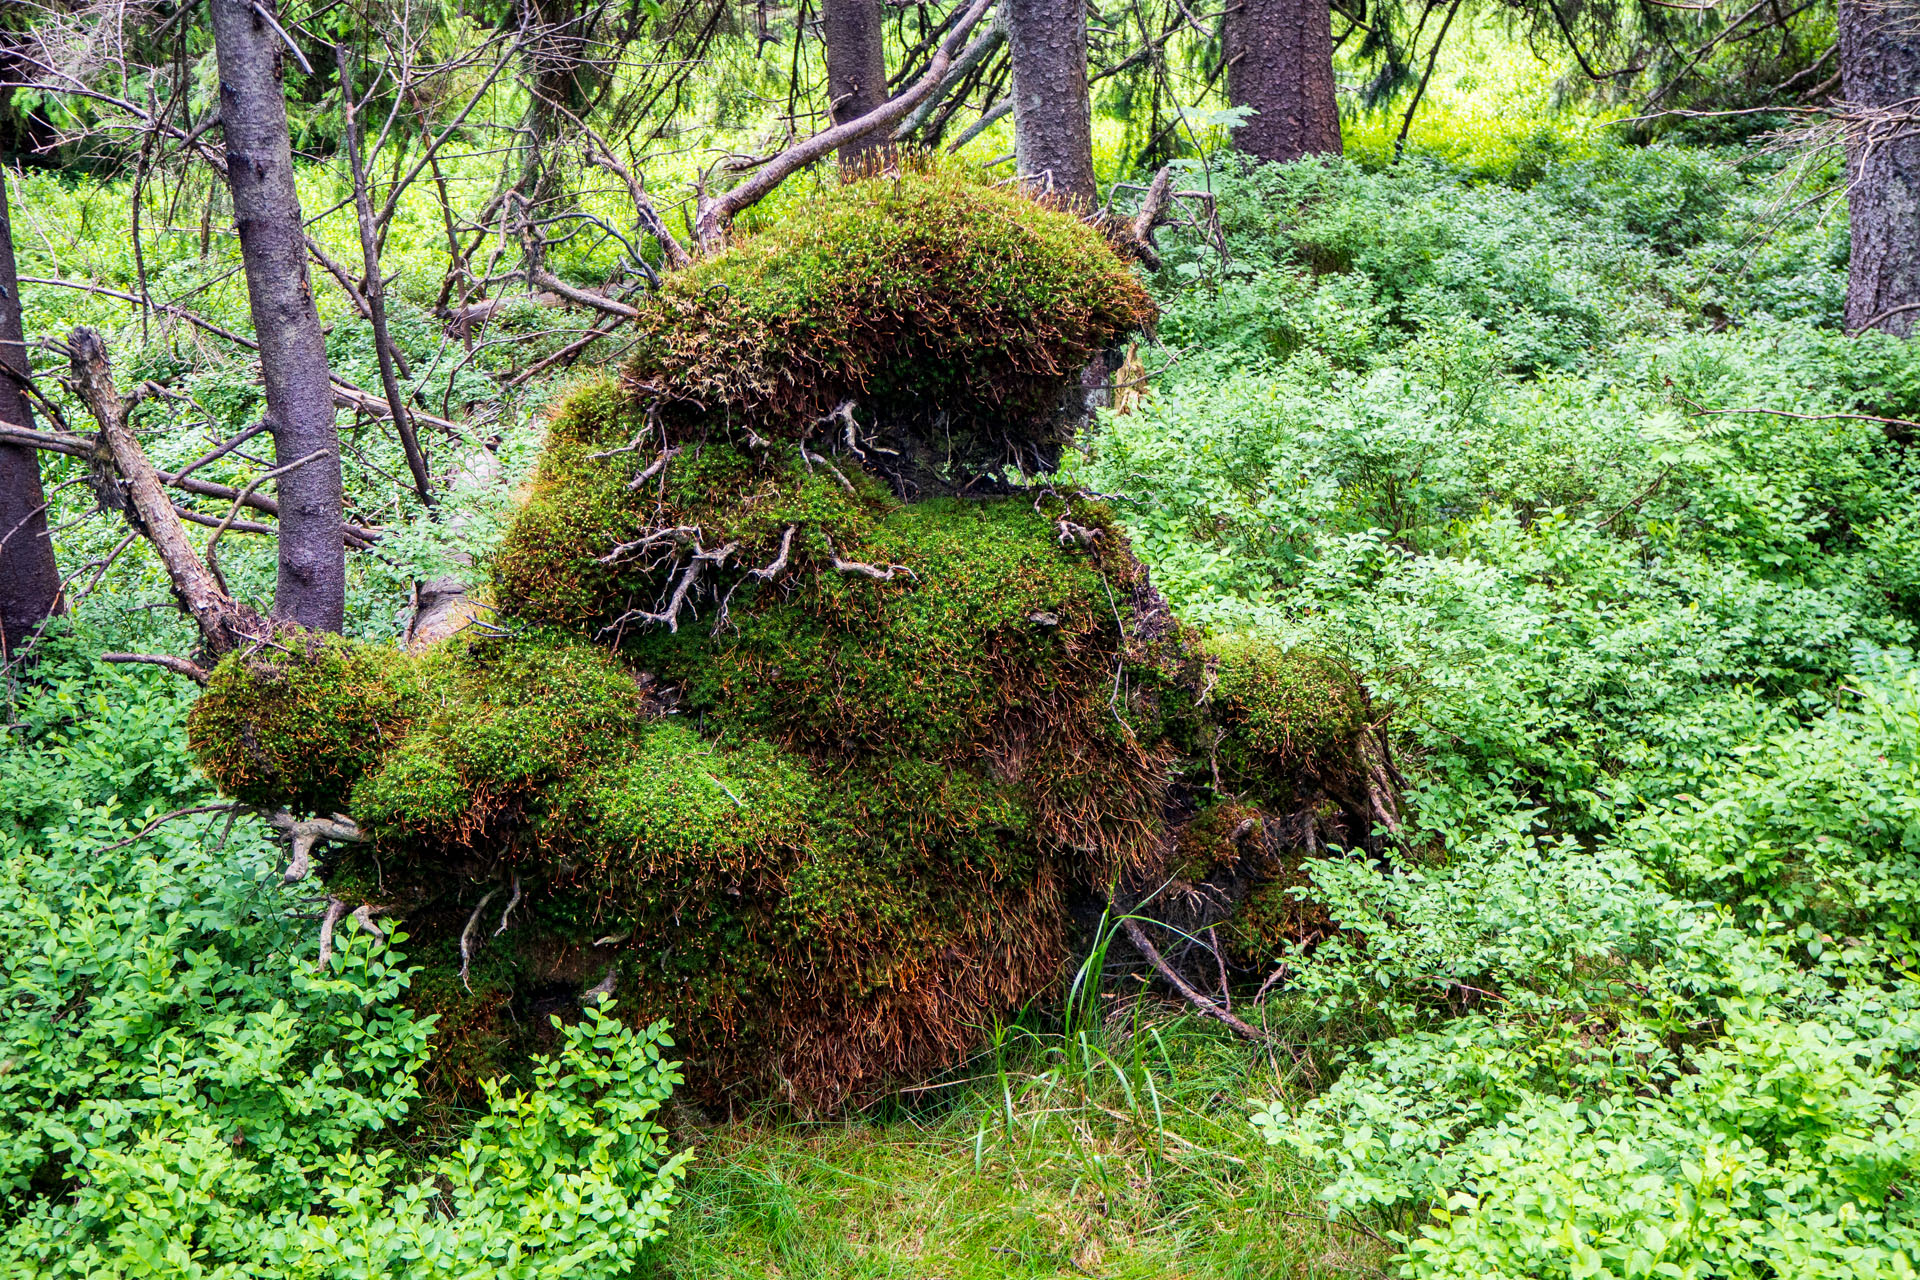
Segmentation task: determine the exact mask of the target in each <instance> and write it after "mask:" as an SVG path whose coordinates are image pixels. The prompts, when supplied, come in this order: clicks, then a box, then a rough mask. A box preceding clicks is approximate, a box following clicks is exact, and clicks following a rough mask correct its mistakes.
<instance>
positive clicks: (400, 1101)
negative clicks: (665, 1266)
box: [0, 652, 685, 1280]
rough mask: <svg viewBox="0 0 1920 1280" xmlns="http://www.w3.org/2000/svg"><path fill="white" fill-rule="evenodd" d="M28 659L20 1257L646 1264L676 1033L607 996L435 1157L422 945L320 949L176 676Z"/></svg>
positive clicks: (5, 1235) (7, 1162) (2, 854)
mask: <svg viewBox="0 0 1920 1280" xmlns="http://www.w3.org/2000/svg"><path fill="white" fill-rule="evenodd" d="M34 675H35V677H36V682H37V683H38V684H39V688H37V689H36V690H34V691H33V692H32V693H31V694H30V695H29V696H27V697H24V698H22V699H20V700H19V701H17V702H15V703H13V704H11V705H10V706H9V707H8V710H9V711H10V712H12V713H13V714H12V715H11V716H10V717H9V719H10V721H13V723H12V724H11V725H10V729H11V734H10V736H11V737H12V741H10V742H9V743H8V750H7V753H6V754H5V755H4V756H0V895H3V896H4V899H5V901H6V904H7V909H6V911H5V912H4V913H0V1008H4V1009H5V1010H6V1016H5V1018H4V1019H0V1189H3V1193H0V1274H5V1275H9V1276H40V1277H59V1276H161V1275H164V1276H172V1277H238V1276H243V1275H244V1276H258V1277H275V1278H279V1277H288V1278H291V1277H309V1276H321V1275H325V1276H363V1277H368V1278H369V1280H371V1278H373V1277H389V1276H404V1277H421V1278H424V1277H430V1276H431V1277H438V1276H449V1277H451V1276H470V1275H479V1274H485V1275H490V1276H503V1277H532V1276H550V1275H553V1274H556V1273H557V1271H560V1270H564V1271H565V1273H566V1274H568V1275H570V1276H576V1277H580V1278H581V1280H588V1278H590V1277H598V1276H606V1277H612V1276H617V1275H622V1274H626V1273H628V1272H629V1271H630V1270H631V1267H632V1265H633V1263H634V1261H635V1259H636V1257H637V1256H638V1255H639V1254H640V1253H641V1252H642V1251H643V1250H645V1249H646V1248H647V1246H648V1245H649V1244H650V1243H651V1242H652V1241H654V1240H656V1239H657V1238H658V1237H659V1235H660V1233H661V1230H662V1224H663V1223H664V1221H665V1219H666V1216H667V1213H668V1211H669V1207H670V1205H671V1199H672V1195H673V1190H674V1186H675V1184H676V1182H677V1181H678V1178H679V1171H680V1167H681V1165H682V1164H684V1163H685V1156H684V1155H669V1154H668V1152H667V1149H666V1144H665V1141H664V1138H665V1134H664V1132H663V1130H662V1129H661V1128H660V1126H659V1124H658V1123H657V1122H656V1116H657V1113H658V1110H659V1108H660V1105H661V1103H662V1102H663V1101H664V1100H665V1099H666V1098H667V1096H668V1094H669V1092H670V1091H671V1089H672V1088H673V1086H674V1085H675V1084H677V1083H678V1082H679V1074H678V1071H677V1069H676V1065H677V1064H675V1063H674V1062H672V1060H671V1058H670V1057H669V1056H668V1055H669V1053H670V1050H671V1041H669V1040H667V1039H666V1038H665V1035H664V1029H663V1028H662V1027H659V1026H655V1027H651V1028H647V1029H645V1030H641V1031H635V1030H634V1029H632V1028H629V1027H627V1026H625V1025H623V1024H621V1023H620V1022H618V1021H617V1020H615V1019H613V1018H611V1017H608V1016H606V1014H605V1013H604V1012H603V1011H600V1010H588V1013H587V1017H586V1018H585V1019H583V1020H581V1021H579V1022H576V1023H575V1024H574V1025H573V1026H570V1027H568V1028H565V1029H564V1030H562V1031H560V1032H559V1034H558V1035H557V1037H556V1045H555V1052H554V1053H553V1054H552V1055H551V1056H550V1057H548V1058H544V1059H540V1060H537V1061H536V1062H535V1063H534V1065H533V1068H532V1070H531V1072H530V1073H529V1075H528V1078H527V1081H526V1083H527V1084H528V1085H529V1086H530V1087H529V1088H526V1089H524V1090H523V1089H520V1088H517V1087H514V1086H512V1085H508V1084H506V1083H504V1082H498V1081H495V1082H490V1083H489V1084H488V1086H487V1088H486V1089H485V1091H484V1107H483V1109H482V1110H481V1111H480V1112H478V1113H477V1114H475V1115H472V1116H470V1117H468V1120H469V1121H470V1123H468V1124H466V1125H464V1126H463V1127H462V1132H461V1133H460V1134H459V1135H457V1136H456V1137H455V1138H454V1139H453V1140H451V1141H449V1142H447V1143H446V1144H444V1148H443V1149H439V1150H436V1149H432V1148H429V1147H426V1146H423V1145H422V1144H420V1143H419V1142H418V1141H417V1137H416V1135H413V1134H412V1132H411V1130H412V1126H411V1124H410V1113H411V1112H412V1110H413V1109H414V1105H415V1101H416V1099H417V1097H418V1093H419V1091H418V1088H417V1087H416V1083H415V1077H414V1073H415V1071H416V1070H417V1069H418V1068H419V1067H420V1066H421V1064H422V1062H423V1061H424V1060H425V1058H426V1056H427V1053H428V1043H429V1038H430V1036H431V1035H432V1033H433V1030H434V1027H433V1020H432V1019H431V1018H420V1017H417V1016H416V1015H415V1014H414V1012H413V1011H412V1010H410V1009H409V1008H408V1007H407V1006H406V1004H405V1003H403V1002H402V1001H401V1000H400V998H399V997H400V995H401V993H402V991H403V990H404V989H405V988H406V986H407V984H408V982H409V979H410V977H411V974H412V970H411V969H410V968H408V967H407V966H406V965H405V962H404V960H403V958H402V956H401V955H400V954H399V953H398V952H396V951H394V950H393V949H392V948H390V947H388V946H386V945H382V944H376V943H371V942H369V941H368V940H366V939H365V938H358V937H355V936H352V935H349V934H348V933H347V932H346V931H345V930H342V931H341V934H340V937H339V938H338V940H337V942H336V944H335V946H334V948H333V953H332V955H331V956H330V957H329V958H328V959H326V960H324V961H323V960H322V959H321V957H320V956H319V954H318V949H319V946H320V943H319V938H318V931H317V930H316V929H315V928H314V925H313V919H314V916H315V914H316V913H317V911H318V909H319V904H318V903H316V902H314V901H312V900H311V899H310V898H308V897H306V896H305V895H304V893H303V892H302V891H301V890H300V889H298V888H292V889H290V888H288V887H286V886H284V885H282V884H281V882H280V881H281V877H280V870H279V850H278V849H277V848H276V847H275V846H274V845H273V844H272V843H271V839H270V835H271V833H270V832H269V831H268V830H267V829H266V828H265V826H264V825H263V824H262V823H261V822H260V821H259V820H258V819H257V818H254V817H252V816H250V815H242V814H240V813H239V812H237V811H236V810H235V809H234V808H233V806H230V805H224V804H219V803H217V802H216V801H215V800H214V797H213V796H212V795H211V793H210V789H209V788H208V787H207V785H206V783H205V781H204V780H203V779H201V778H199V777H197V776H196V775H195V774H193V772H192V771H191V770H190V768H189V767H188V765H187V763H186V760H187V757H186V755H185V754H184V752H183V748H184V745H185V743H184V722H185V717H186V710H187V702H186V699H185V698H183V697H182V696H181V695H180V692H179V690H178V689H176V688H173V687H171V686H170V685H169V684H168V683H167V682H165V681H156V680H154V679H152V678H151V676H150V675H149V674H147V673H141V674H138V675H129V674H127V673H125V672H124V671H117V670H114V669H112V668H102V667H99V666H96V665H95V664H93V663H91V662H89V661H87V660H86V659H85V658H84V657H81V656H79V655H76V654H71V653H69V654H64V655H63V654H61V653H59V652H50V653H47V654H44V655H43V657H42V660H41V664H40V666H39V668H38V670H36V671H35V673H34ZM183 811H184V812H183ZM395 941H396V942H402V943H403V942H404V938H396V939H395ZM614 1221H618V1222H620V1223H621V1230H620V1231H619V1232H609V1231H607V1230H606V1227H605V1224H606V1223H608V1222H614Z"/></svg>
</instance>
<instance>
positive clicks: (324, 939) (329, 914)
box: [315, 898, 347, 971]
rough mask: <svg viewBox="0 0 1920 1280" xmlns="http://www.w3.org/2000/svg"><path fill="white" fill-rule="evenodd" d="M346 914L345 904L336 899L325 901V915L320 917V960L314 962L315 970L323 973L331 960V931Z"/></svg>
mask: <svg viewBox="0 0 1920 1280" xmlns="http://www.w3.org/2000/svg"><path fill="white" fill-rule="evenodd" d="M345 914H347V904H346V903H344V902H342V901H340V899H338V898H328V899H327V910H326V913H325V914H323V915H322V916H321V917H320V958H319V960H318V961H316V962H315V965H316V967H317V968H319V969H321V970H322V971H324V970H325V969H326V967H327V962H328V961H330V960H332V959H333V930H334V926H335V925H337V924H339V923H340V917H341V916H344V915H345Z"/></svg>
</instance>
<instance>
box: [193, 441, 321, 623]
mask: <svg viewBox="0 0 1920 1280" xmlns="http://www.w3.org/2000/svg"><path fill="white" fill-rule="evenodd" d="M332 453H333V451H332V450H331V449H315V450H314V451H313V452H312V453H310V454H308V455H307V456H306V457H304V458H296V459H294V460H293V461H292V462H289V463H287V464H286V465H285V466H284V467H275V468H274V469H273V470H271V471H263V472H261V473H260V475H258V476H257V477H255V478H254V481H253V483H252V484H250V485H248V486H247V487H246V488H244V489H242V490H241V491H240V493H239V495H238V496H236V497H235V498H234V500H233V506H232V507H230V508H228V510H227V514H226V518H225V519H223V520H222V521H221V522H220V523H219V524H218V525H217V526H215V528H214V531H213V536H212V537H211V538H208V539H207V550H206V553H205V554H206V560H207V571H208V572H209V573H211V574H212V575H213V580H214V581H215V582H218V583H219V584H220V589H221V590H222V591H226V592H227V594H228V595H232V594H233V592H232V591H230V590H228V588H227V579H226V577H225V575H223V574H222V573H221V572H220V563H219V561H218V560H217V559H216V558H215V552H216V549H217V548H218V547H219V545H220V539H221V537H222V536H223V535H225V533H226V532H227V530H228V529H229V528H231V527H232V526H233V518H234V517H235V516H237V515H239V514H240V508H241V507H242V506H244V505H245V504H246V501H247V499H248V498H251V497H252V496H253V491H254V490H255V489H258V488H259V487H260V486H261V485H263V484H265V483H266V482H267V481H269V480H274V479H277V478H279V477H280V476H283V475H286V474H287V473H288V472H289V471H293V470H295V469H297V468H299V467H304V466H306V465H307V464H308V463H309V462H312V461H313V460H314V459H315V458H326V457H330V456H332Z"/></svg>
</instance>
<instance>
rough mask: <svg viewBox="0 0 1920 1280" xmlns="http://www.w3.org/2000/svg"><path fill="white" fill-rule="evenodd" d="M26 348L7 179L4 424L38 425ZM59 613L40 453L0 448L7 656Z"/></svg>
mask: <svg viewBox="0 0 1920 1280" xmlns="http://www.w3.org/2000/svg"><path fill="white" fill-rule="evenodd" d="M30 372H31V371H30V369H29V368H28V365H27V346H26V341H25V336H24V333H23V331H22V329H21V325H20V281H19V279H18V276H17V274H16V272H15V270H14V263H13V228H12V224H11V223H10V221H9V220H8V217H7V183H6V178H5V176H4V175H0V422H4V423H8V424H11V425H13V426H16V427H29V428H30V427H31V426H32V425H33V416H32V411H31V410H30V409H29V408H28V407H27V394H26V392H27V388H28V386H29V383H28V381H27V378H28V375H29V373H30ZM59 607H60V570H59V569H58V567H56V565H55V564H54V559H53V540H52V539H51V538H50V537H48V535H47V499H46V492H45V490H44V489H42V488H41V485H40V455H39V453H38V452H37V451H36V450H34V449H32V448H28V447H22V446H20V445H9V444H0V657H5V656H7V655H8V654H9V653H10V652H11V651H12V650H13V648H14V647H15V646H17V645H18V644H19V643H20V642H21V641H23V640H25V639H26V638H27V637H28V636H30V635H32V634H33V633H34V632H35V631H36V630H37V629H38V628H39V626H40V625H41V624H42V623H43V622H45V621H46V620H47V618H48V617H50V616H51V615H52V614H53V613H54V611H55V610H56V609H58V608H59Z"/></svg>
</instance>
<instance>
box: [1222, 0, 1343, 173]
mask: <svg viewBox="0 0 1920 1280" xmlns="http://www.w3.org/2000/svg"><path fill="white" fill-rule="evenodd" d="M1226 53H1227V100H1228V101H1229V102H1231V103H1232V104H1233V105H1234V106H1236V107H1251V108H1252V109H1253V112H1254V114H1253V115H1252V116H1251V117H1249V118H1248V120H1247V122H1246V123H1245V124H1243V125H1241V126H1240V128H1239V129H1238V130H1236V131H1235V133H1234V135H1233V145H1234V146H1235V147H1236V148H1237V149H1238V150H1240V151H1242V152H1244V153H1246V154H1247V155H1250V156H1253V157H1254V158H1255V159H1259V160H1269V161H1287V160H1298V159H1300V157H1302V156H1313V155H1338V154H1340V108H1339V105H1338V104H1337V103H1336V102H1335V100H1334V96H1333V11H1332V10H1331V9H1329V8H1328V7H1327V3H1326V0H1238V2H1237V3H1234V4H1229V5H1228V6H1227V16H1226Z"/></svg>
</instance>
